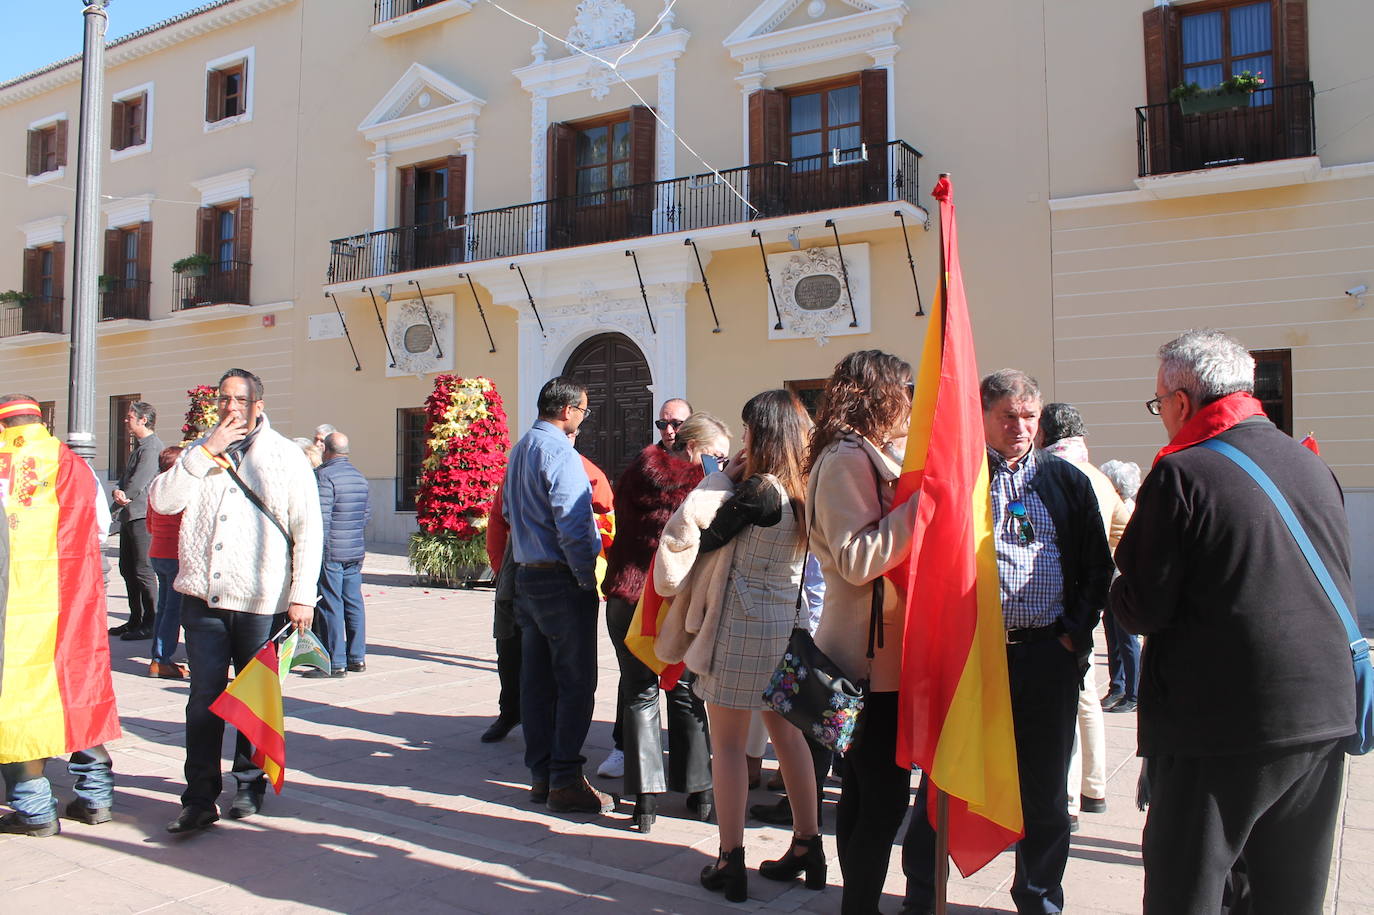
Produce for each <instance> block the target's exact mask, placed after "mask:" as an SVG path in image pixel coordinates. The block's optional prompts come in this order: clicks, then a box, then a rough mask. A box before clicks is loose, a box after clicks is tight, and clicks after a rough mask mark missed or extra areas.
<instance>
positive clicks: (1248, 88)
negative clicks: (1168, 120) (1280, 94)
mask: <svg viewBox="0 0 1374 915" xmlns="http://www.w3.org/2000/svg"><path fill="white" fill-rule="evenodd" d="M1263 86H1264V76H1263V74H1261V73H1251V72H1250V71H1249V70H1242V71H1241V72H1240V73H1237V74H1236V75H1235V76H1232V77H1228V78H1227V79H1225V80H1223V81H1222V82H1220V83H1219V84H1217V85H1216V86H1214V87H1213V88H1211V89H1204V88H1202V87H1201V86H1199V85H1198V84H1197V83H1179V84H1178V85H1177V86H1175V87H1174V89H1173V91H1172V92H1170V93H1169V98H1171V99H1173V100H1174V101H1176V102H1178V107H1179V110H1181V111H1182V112H1183V113H1184V114H1207V113H1210V112H1214V111H1227V110H1229V109H1232V108H1245V107H1247V106H1248V105H1249V104H1250V95H1251V93H1253V92H1254V91H1255V90H1257V89H1260V88H1262V87H1263Z"/></svg>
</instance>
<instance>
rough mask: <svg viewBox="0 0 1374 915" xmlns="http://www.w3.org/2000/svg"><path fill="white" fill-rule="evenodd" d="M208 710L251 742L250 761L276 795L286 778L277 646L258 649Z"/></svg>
mask: <svg viewBox="0 0 1374 915" xmlns="http://www.w3.org/2000/svg"><path fill="white" fill-rule="evenodd" d="M210 711H212V712H214V713H215V714H216V715H218V716H220V717H221V718H223V719H224V720H225V721H227V722H229V723H230V724H232V725H233V726H234V727H236V728H238V729H239V733H240V734H242V735H243V736H244V737H247V738H248V739H249V740H250V741H252V743H253V763H254V765H256V766H258V767H259V768H260V769H262V771H263V773H264V774H265V775H266V776H267V780H268V781H270V782H271V783H272V787H273V788H274V789H275V790H276V792H277V793H278V794H281V786H282V782H283V781H284V780H285V778H286V728H285V724H284V722H283V718H282V707H281V680H280V678H279V677H278V676H277V646H276V645H274V644H273V643H272V642H271V640H268V642H267V644H266V645H264V646H262V648H260V649H258V653H257V654H256V655H254V656H253V660H251V661H249V662H248V664H247V666H245V667H244V668H243V670H241V671H239V673H238V676H236V677H235V678H234V682H232V683H230V684H229V688H228V689H226V690H225V691H224V692H223V693H221V694H220V697H219V698H218V699H216V700H215V701H214V703H212V704H211V706H210Z"/></svg>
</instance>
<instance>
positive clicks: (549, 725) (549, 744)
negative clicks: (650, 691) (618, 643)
mask: <svg viewBox="0 0 1374 915" xmlns="http://www.w3.org/2000/svg"><path fill="white" fill-rule="evenodd" d="M598 605H599V601H598V600H597V596H596V592H595V591H589V590H585V589H583V588H581V587H579V586H578V584H577V579H575V578H574V577H573V574H572V572H571V571H570V570H568V569H567V568H562V567H559V568H539V569H534V568H530V567H528V566H521V567H520V568H519V569H517V570H516V573H515V616H516V620H517V621H518V622H519V623H520V632H521V649H522V651H521V653H522V655H523V657H522V661H521V666H520V724H521V727H522V728H523V729H524V734H525V765H526V766H528V767H529V770H530V774H531V776H532V777H533V779H534V781H537V782H538V781H547V782H548V783H549V787H550V788H566V787H568V786H570V785H575V784H577V782H578V780H579V779H580V778H581V777H582V764H583V763H585V762H586V761H587V760H586V757H584V756H583V755H582V744H583V742H584V741H586V739H587V731H588V730H590V729H591V725H592V710H593V708H594V706H595V705H596V616H597V607H598Z"/></svg>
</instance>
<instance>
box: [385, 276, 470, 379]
mask: <svg viewBox="0 0 1374 915" xmlns="http://www.w3.org/2000/svg"><path fill="white" fill-rule="evenodd" d="M425 302H426V303H427V304H428V306H429V320H426V319H425V309H424V306H422V305H421V304H420V300H419V299H418V298H414V299H395V300H393V301H391V302H388V303H387V307H386V336H387V339H388V340H389V341H390V342H391V352H392V354H393V355H394V356H395V358H396V367H395V368H391V367H389V366H388V367H387V370H386V374H387V377H388V378H395V377H398V376H401V375H424V374H428V373H431V372H451V371H453V350H454V333H453V325H454V315H453V296H451V295H442V296H426V297H425ZM430 321H433V322H434V329H433V330H432V331H431V330H430V326H429V325H430ZM441 351H442V353H443V356H442V357H441V356H440V355H439V353H440V352H441Z"/></svg>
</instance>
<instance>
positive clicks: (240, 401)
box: [215, 394, 257, 407]
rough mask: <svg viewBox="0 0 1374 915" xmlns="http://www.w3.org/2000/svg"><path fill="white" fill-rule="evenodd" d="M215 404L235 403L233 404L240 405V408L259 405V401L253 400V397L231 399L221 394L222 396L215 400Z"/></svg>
mask: <svg viewBox="0 0 1374 915" xmlns="http://www.w3.org/2000/svg"><path fill="white" fill-rule="evenodd" d="M215 403H222V404H230V403H233V404H238V405H239V406H240V407H246V406H248V405H249V404H250V403H257V400H256V398H252V397H230V396H229V395H228V394H221V395H219V396H218V397H216V398H215Z"/></svg>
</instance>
